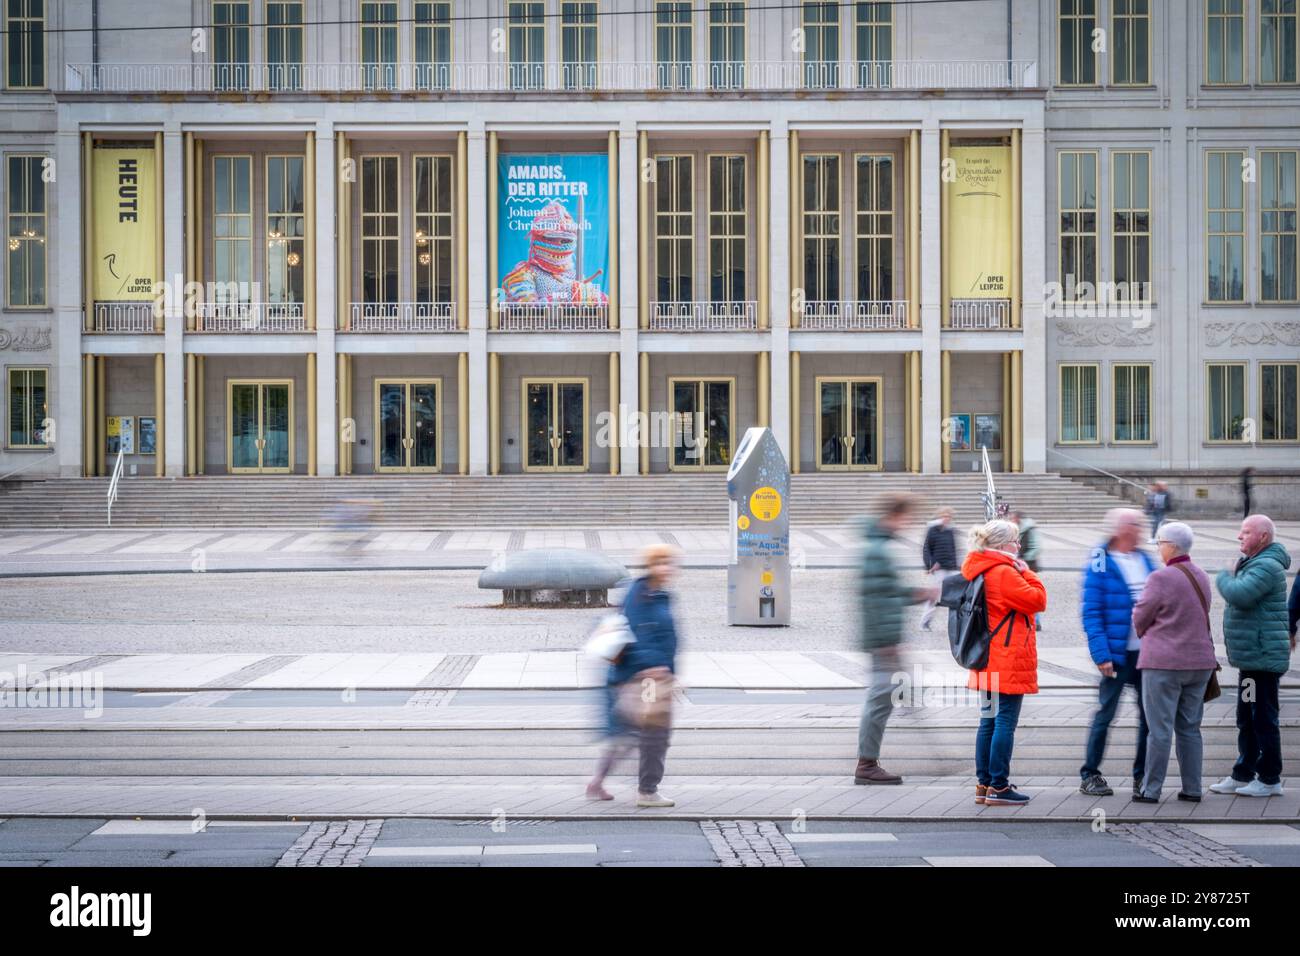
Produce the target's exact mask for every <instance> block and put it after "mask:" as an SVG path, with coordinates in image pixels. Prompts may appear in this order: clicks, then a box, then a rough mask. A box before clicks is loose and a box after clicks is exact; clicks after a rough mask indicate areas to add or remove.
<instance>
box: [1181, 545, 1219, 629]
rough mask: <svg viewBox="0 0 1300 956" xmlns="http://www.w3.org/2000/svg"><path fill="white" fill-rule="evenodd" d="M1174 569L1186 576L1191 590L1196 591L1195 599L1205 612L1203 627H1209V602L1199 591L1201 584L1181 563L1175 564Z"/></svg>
mask: <svg viewBox="0 0 1300 956" xmlns="http://www.w3.org/2000/svg"><path fill="white" fill-rule="evenodd" d="M1174 567H1176V568H1177V569H1178V570H1179V571H1182V572H1183V574H1185V575H1186V576H1187V580H1188V581H1191V582H1192V588H1193V590H1195V591H1196V597H1197V598H1198V599H1199V600H1200V602H1201V610H1202V611H1204V612H1205V626H1206V627H1210V602H1209V601H1207V600H1205V592H1204V591H1202V590H1201V582H1200V581H1198V580H1196V575H1194V574H1192V571H1191V569H1190V568H1188V567H1187V565H1186V564H1183V563H1182V562H1181V561H1180V562H1179V563H1178V564H1175V565H1174Z"/></svg>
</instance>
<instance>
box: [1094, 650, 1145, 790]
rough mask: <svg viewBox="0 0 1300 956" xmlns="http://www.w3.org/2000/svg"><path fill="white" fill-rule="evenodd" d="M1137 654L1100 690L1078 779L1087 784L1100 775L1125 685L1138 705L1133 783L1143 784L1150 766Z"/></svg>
mask: <svg viewBox="0 0 1300 956" xmlns="http://www.w3.org/2000/svg"><path fill="white" fill-rule="evenodd" d="M1137 665H1138V652H1137V651H1129V652H1128V653H1127V655H1126V656H1125V659H1124V663H1123V664H1120V665H1118V666H1117V667H1116V668H1115V676H1114V677H1103V678H1102V679H1101V685H1100V686H1099V687H1098V688H1097V712H1096V713H1095V714H1093V715H1092V727H1091V728H1089V730H1088V752H1087V754H1085V755H1084V758H1083V766H1082V767H1080V768H1079V777H1080V778H1081V779H1083V780H1087V779H1088V778H1089V777H1091V776H1092V775H1093V774H1099V773H1101V758H1102V757H1103V756H1104V755H1105V753H1106V736H1107V734H1108V733H1109V732H1110V722H1111V721H1112V720H1114V719H1115V711H1116V710H1118V709H1119V699H1120V696H1121V695H1122V694H1123V692H1124V685H1125V684H1132V685H1133V690H1134V692H1136V694H1137V702H1138V739H1137V753H1136V754H1134V755H1133V779H1134V780H1141V779H1142V774H1143V773H1144V772H1145V771H1146V765H1147V715H1146V711H1145V710H1143V709H1142V672H1141V671H1139V670H1138V666H1137Z"/></svg>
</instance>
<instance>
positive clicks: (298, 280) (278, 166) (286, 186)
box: [266, 156, 307, 305]
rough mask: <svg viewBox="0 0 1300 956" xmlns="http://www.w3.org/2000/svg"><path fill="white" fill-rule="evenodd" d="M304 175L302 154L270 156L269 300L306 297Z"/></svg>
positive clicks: (276, 300)
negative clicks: (304, 272) (304, 284)
mask: <svg viewBox="0 0 1300 956" xmlns="http://www.w3.org/2000/svg"><path fill="white" fill-rule="evenodd" d="M302 176H303V158H302V157H301V156H268V157H267V158H266V301H267V302H272V303H276V304H280V305H284V304H287V303H290V302H302V301H303V263H302V257H303V255H304V253H305V249H304V246H303V244H304V242H305V241H306V235H307V215H306V212H305V206H304V204H303V195H304V193H303V178H302Z"/></svg>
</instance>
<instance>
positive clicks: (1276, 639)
mask: <svg viewBox="0 0 1300 956" xmlns="http://www.w3.org/2000/svg"><path fill="white" fill-rule="evenodd" d="M1274 534H1275V532H1274V529H1273V522H1272V521H1270V520H1269V519H1268V517H1267V516H1266V515H1251V516H1250V517H1248V518H1246V520H1245V521H1243V522H1242V523H1241V531H1240V533H1239V534H1238V535H1237V540H1238V541H1240V542H1241V555H1242V556H1241V558H1240V560H1238V561H1237V565H1236V567H1235V568H1234V569H1233V570H1232V571H1231V572H1228V571H1220V572H1219V576H1218V577H1217V578H1216V579H1215V584H1216V585H1217V586H1218V588H1219V593H1220V594H1221V595H1223V600H1224V602H1225V603H1226V604H1227V607H1226V608H1225V609H1224V612H1223V641H1224V644H1225V645H1226V646H1227V650H1228V663H1230V664H1231V665H1232V666H1233V667H1236V668H1237V669H1238V671H1239V673H1240V678H1239V680H1238V685H1239V686H1238V688H1237V751H1238V753H1237V763H1236V764H1235V765H1234V766H1233V768H1232V774H1231V775H1230V776H1227V777H1224V778H1223V779H1222V780H1220V781H1219V782H1218V783H1216V784H1214V785H1213V786H1211V787H1210V789H1211V790H1213V791H1214V792H1215V793H1235V794H1237V795H1238V796H1243V797H1278V796H1281V795H1282V732H1281V729H1280V727H1279V724H1278V693H1277V690H1278V682H1279V681H1280V680H1281V678H1282V675H1283V674H1285V673H1286V671H1287V668H1289V667H1290V666H1291V652H1292V651H1294V650H1295V638H1294V637H1292V636H1291V633H1290V628H1289V627H1288V623H1287V610H1286V569H1287V568H1288V567H1290V566H1291V556H1290V555H1289V554H1287V553H1286V548H1284V547H1282V545H1281V544H1279V543H1278V542H1277V541H1275V540H1273V539H1274Z"/></svg>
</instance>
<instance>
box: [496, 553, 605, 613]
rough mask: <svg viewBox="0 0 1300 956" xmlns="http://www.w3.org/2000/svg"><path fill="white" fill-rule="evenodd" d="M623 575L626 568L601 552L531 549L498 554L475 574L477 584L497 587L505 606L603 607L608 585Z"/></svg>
mask: <svg viewBox="0 0 1300 956" xmlns="http://www.w3.org/2000/svg"><path fill="white" fill-rule="evenodd" d="M626 577H627V569H626V568H625V567H623V565H621V564H619V563H618V562H617V561H615V560H614V559H613V558H611V557H609V556H608V555H606V554H603V553H602V552H600V551H583V550H580V549H578V548H534V549H532V550H529V551H508V552H506V553H505V554H499V555H497V556H496V557H495V558H493V559H492V563H491V564H489V565H488V566H487V567H486V568H484V569H483V573H482V574H480V575H479V576H478V586H479V587H480V588H484V589H495V588H499V589H500V590H501V598H502V603H503V604H504V605H505V606H507V607H519V606H522V605H528V604H564V605H577V606H588V607H604V606H605V605H606V604H607V603H608V602H609V590H610V588H612V587H615V586H616V585H617V584H618V583H619V582H620V581H622V580H623V579H624V578H626Z"/></svg>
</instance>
